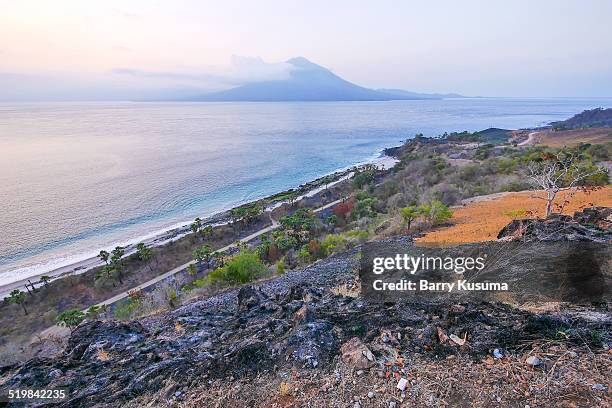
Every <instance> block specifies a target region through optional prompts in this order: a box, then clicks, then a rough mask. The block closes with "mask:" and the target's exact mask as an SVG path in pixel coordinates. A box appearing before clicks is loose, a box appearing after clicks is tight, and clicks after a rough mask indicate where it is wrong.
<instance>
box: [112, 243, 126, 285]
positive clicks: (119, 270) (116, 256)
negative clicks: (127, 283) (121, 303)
mask: <svg viewBox="0 0 612 408" xmlns="http://www.w3.org/2000/svg"><path fill="white" fill-rule="evenodd" d="M111 254H112V256H111V262H110V263H111V265H112V266H113V269H114V270H115V273H116V275H117V279H119V283H120V284H123V263H122V262H121V258H123V255H124V254H125V249H124V248H123V247H120V246H117V247H115V249H113V251H112V253H111Z"/></svg>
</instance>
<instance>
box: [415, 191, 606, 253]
mask: <svg viewBox="0 0 612 408" xmlns="http://www.w3.org/2000/svg"><path fill="white" fill-rule="evenodd" d="M536 196H540V197H543V196H544V193H543V192H531V191H526V192H520V193H508V194H506V195H503V196H501V197H498V198H494V199H491V200H482V201H479V202H475V203H472V204H468V205H466V206H463V207H458V208H453V218H452V219H451V223H452V224H453V225H452V226H449V227H444V228H440V229H437V230H434V231H431V232H429V233H428V234H426V235H425V236H423V237H421V238H417V239H416V241H417V242H418V243H419V244H422V245H444V244H463V243H470V242H481V241H491V240H495V239H497V234H498V232H499V231H500V230H501V229H502V228H503V227H504V226H506V225H507V224H508V223H509V222H510V221H512V220H513V219H516V218H534V217H543V215H544V207H545V201H544V200H542V199H538V198H535V197H536ZM566 199H567V200H568V203H567V204H566V205H565V207H564V208H563V211H562V212H563V213H564V214H568V215H572V214H573V213H574V212H575V211H580V210H582V209H584V208H586V207H592V206H594V205H595V206H605V207H611V206H612V186H606V187H604V188H601V189H599V190H596V191H590V192H581V191H577V192H569V191H568V192H562V193H559V194H558V196H557V199H556V200H555V203H562V202H563V201H565V200H566Z"/></svg>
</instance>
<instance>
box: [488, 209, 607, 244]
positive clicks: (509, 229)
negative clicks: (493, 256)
mask: <svg viewBox="0 0 612 408" xmlns="http://www.w3.org/2000/svg"><path fill="white" fill-rule="evenodd" d="M497 238H498V239H502V240H506V241H512V240H521V241H525V242H530V241H590V242H599V243H610V242H612V208H608V207H591V208H586V209H584V210H583V211H581V212H576V213H575V214H574V216H573V217H571V216H568V215H561V214H552V215H551V216H549V217H548V218H546V219H526V220H514V221H512V222H511V223H510V224H508V225H506V226H505V227H504V228H503V229H502V230H501V231H500V232H499V234H498V235H497Z"/></svg>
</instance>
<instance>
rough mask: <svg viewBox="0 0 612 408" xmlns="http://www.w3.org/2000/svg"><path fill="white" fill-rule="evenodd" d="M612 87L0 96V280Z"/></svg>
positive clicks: (588, 103) (541, 115)
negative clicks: (430, 95) (186, 97)
mask: <svg viewBox="0 0 612 408" xmlns="http://www.w3.org/2000/svg"><path fill="white" fill-rule="evenodd" d="M599 106H605V107H609V106H612V99H568V98H563V99H488V98H483V99H455V100H440V101H395V102H325V103H312V102H310V103H131V102H118V103H37V104H10V105H9V104H0V284H2V283H7V282H9V281H12V280H16V279H20V278H24V277H27V276H30V275H34V274H37V273H41V272H44V271H47V270H50V269H53V268H56V267H59V266H62V265H65V264H68V263H71V262H74V261H78V260H81V259H85V258H87V257H90V256H92V255H94V254H96V253H97V252H98V251H99V250H100V249H102V248H106V249H109V248H112V247H114V246H115V245H116V244H118V243H121V244H126V243H128V242H134V241H137V240H139V239H141V238H142V237H145V236H150V235H152V234H155V233H157V232H160V231H162V230H164V229H168V228H171V227H174V226H177V225H179V224H184V223H187V222H189V221H190V220H192V219H193V218H195V217H197V216H199V217H205V216H208V215H211V214H214V213H216V212H219V211H221V210H224V209H227V208H230V207H232V206H235V205H237V204H240V203H243V202H246V201H249V200H253V199H256V198H260V197H263V196H266V195H269V194H272V193H275V192H278V191H281V190H285V189H288V188H291V187H296V186H297V185H299V184H301V183H304V182H306V181H309V180H312V179H314V178H316V177H318V176H321V175H323V174H326V173H329V172H332V171H335V170H337V169H340V168H344V167H347V166H350V165H352V164H355V163H359V162H363V161H364V160H367V159H368V158H371V157H373V155H376V154H377V153H378V152H379V151H380V149H382V148H384V147H387V146H394V145H398V144H399V143H400V141H402V140H405V139H407V138H411V137H413V136H414V134H415V133H423V134H425V135H426V136H432V135H438V134H441V133H443V132H445V131H448V132H451V131H462V130H471V131H473V130H481V129H484V128H488V127H501V128H513V129H514V128H521V127H532V126H536V125H542V124H545V123H547V122H550V121H553V120H560V119H564V118H567V117H569V116H571V115H573V114H575V113H578V112H580V111H582V110H584V109H588V108H594V107H599Z"/></svg>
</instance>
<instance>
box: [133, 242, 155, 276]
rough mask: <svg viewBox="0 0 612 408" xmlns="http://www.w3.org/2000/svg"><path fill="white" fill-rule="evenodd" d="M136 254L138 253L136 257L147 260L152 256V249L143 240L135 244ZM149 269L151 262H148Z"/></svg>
mask: <svg viewBox="0 0 612 408" xmlns="http://www.w3.org/2000/svg"><path fill="white" fill-rule="evenodd" d="M136 254H137V255H138V259H140V260H141V261H143V262H148V261H149V260H150V259H151V257H153V251H152V250H151V248H149V247H147V246H146V245H145V244H144V243H143V242H141V243H139V244H138V245H136ZM148 266H149V270H151V271H152V270H153V269H152V268H151V264H148Z"/></svg>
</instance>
